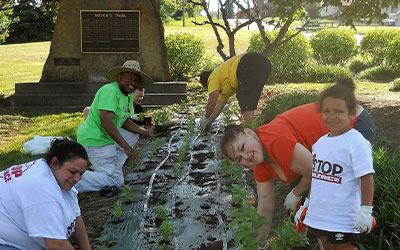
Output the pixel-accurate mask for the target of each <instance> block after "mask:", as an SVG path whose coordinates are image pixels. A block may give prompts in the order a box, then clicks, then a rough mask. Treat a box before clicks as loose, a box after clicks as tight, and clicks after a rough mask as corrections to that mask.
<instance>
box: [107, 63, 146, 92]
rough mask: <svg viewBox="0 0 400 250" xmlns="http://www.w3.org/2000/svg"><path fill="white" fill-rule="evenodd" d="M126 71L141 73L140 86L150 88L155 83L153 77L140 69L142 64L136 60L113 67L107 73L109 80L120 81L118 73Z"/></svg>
mask: <svg viewBox="0 0 400 250" xmlns="http://www.w3.org/2000/svg"><path fill="white" fill-rule="evenodd" d="M124 72H132V73H136V74H138V75H140V83H139V86H138V88H148V87H150V86H151V85H153V79H151V77H150V76H149V75H147V74H146V73H144V72H143V71H141V70H140V64H139V62H138V61H135V60H128V61H126V62H124V64H123V65H122V66H117V67H114V68H111V69H110V70H109V71H108V72H107V74H106V77H107V80H108V81H110V82H116V81H118V75H119V74H121V73H124Z"/></svg>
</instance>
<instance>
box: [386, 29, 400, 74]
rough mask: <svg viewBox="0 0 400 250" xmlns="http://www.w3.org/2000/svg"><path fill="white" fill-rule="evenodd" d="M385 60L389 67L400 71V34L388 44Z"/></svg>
mask: <svg viewBox="0 0 400 250" xmlns="http://www.w3.org/2000/svg"><path fill="white" fill-rule="evenodd" d="M387 59H388V65H389V66H391V67H392V68H394V69H396V70H397V71H400V34H399V35H397V36H396V37H395V38H393V40H392V41H391V42H390V45H389V49H388V57H387Z"/></svg>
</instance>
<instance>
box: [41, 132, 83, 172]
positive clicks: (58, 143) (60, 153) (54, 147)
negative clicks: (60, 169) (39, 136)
mask: <svg viewBox="0 0 400 250" xmlns="http://www.w3.org/2000/svg"><path fill="white" fill-rule="evenodd" d="M53 157H57V160H58V162H59V164H60V166H62V165H63V164H64V163H65V162H67V161H70V160H73V159H78V158H82V159H84V160H88V155H87V152H86V150H85V148H84V147H83V146H82V145H81V144H79V143H77V142H75V141H71V140H69V139H68V138H65V137H64V138H62V139H58V138H55V139H53V140H52V141H51V146H50V148H49V150H48V151H47V153H46V155H45V159H46V162H47V164H48V165H50V163H51V159H52V158H53Z"/></svg>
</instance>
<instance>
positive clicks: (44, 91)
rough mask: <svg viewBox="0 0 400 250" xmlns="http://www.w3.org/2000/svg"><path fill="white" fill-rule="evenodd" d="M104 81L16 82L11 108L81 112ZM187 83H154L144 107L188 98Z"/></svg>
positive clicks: (157, 105)
mask: <svg viewBox="0 0 400 250" xmlns="http://www.w3.org/2000/svg"><path fill="white" fill-rule="evenodd" d="M103 85H104V83H86V82H40V83H17V84H15V94H14V95H13V96H11V97H10V105H11V108H13V109H14V110H18V111H28V112H46V113H63V112H68V113H69V112H81V111H82V110H83V108H84V107H86V106H90V105H91V103H92V101H93V98H94V95H95V94H96V92H97V90H98V89H99V88H100V87H101V86H103ZM186 90H187V83H186V82H155V83H154V85H153V86H152V87H150V88H148V89H146V91H145V95H144V99H143V102H142V104H143V107H149V108H157V107H163V106H168V105H172V104H174V103H180V102H181V101H182V100H186V97H187V95H186Z"/></svg>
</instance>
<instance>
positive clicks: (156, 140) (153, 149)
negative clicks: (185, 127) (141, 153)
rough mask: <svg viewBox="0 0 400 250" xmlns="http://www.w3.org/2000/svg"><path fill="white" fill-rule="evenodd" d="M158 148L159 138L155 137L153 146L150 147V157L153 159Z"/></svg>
mask: <svg viewBox="0 0 400 250" xmlns="http://www.w3.org/2000/svg"><path fill="white" fill-rule="evenodd" d="M159 148H160V138H155V139H154V144H153V147H152V148H151V154H150V159H154V158H155V157H156V155H157V153H158V149H159Z"/></svg>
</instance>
